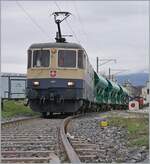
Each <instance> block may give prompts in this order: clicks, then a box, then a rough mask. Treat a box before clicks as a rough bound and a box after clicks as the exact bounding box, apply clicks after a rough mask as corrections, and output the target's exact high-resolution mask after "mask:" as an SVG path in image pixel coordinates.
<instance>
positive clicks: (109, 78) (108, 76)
mask: <svg viewBox="0 0 150 164" xmlns="http://www.w3.org/2000/svg"><path fill="white" fill-rule="evenodd" d="M108 79H109V80H110V68H109V75H108Z"/></svg>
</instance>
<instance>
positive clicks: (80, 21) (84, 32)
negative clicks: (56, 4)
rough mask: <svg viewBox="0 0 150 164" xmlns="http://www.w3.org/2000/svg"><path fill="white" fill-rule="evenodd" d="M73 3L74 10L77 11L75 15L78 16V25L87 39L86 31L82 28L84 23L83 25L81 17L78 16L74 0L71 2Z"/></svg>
mask: <svg viewBox="0 0 150 164" xmlns="http://www.w3.org/2000/svg"><path fill="white" fill-rule="evenodd" d="M73 5H74V9H75V12H76V13H77V17H78V20H79V23H80V25H81V27H82V31H83V34H84V35H85V36H86V39H87V33H86V31H85V29H84V25H83V22H82V19H81V17H80V14H79V12H78V9H77V5H76V1H74V2H73Z"/></svg>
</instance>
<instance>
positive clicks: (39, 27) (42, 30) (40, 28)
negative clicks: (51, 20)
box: [16, 1, 48, 37]
mask: <svg viewBox="0 0 150 164" xmlns="http://www.w3.org/2000/svg"><path fill="white" fill-rule="evenodd" d="M16 3H17V5H18V6H19V7H20V8H21V9H22V11H23V12H24V13H25V14H26V15H27V16H28V18H29V19H30V20H31V22H32V23H33V24H34V25H35V26H37V27H38V29H39V30H40V31H41V32H42V33H43V34H44V35H45V36H46V37H48V35H47V33H46V31H45V30H44V29H43V28H42V27H41V26H40V25H39V24H38V23H37V22H36V20H35V19H34V18H32V16H31V15H30V14H29V13H28V12H27V11H26V10H25V8H24V7H23V6H22V5H21V4H20V3H19V1H16Z"/></svg>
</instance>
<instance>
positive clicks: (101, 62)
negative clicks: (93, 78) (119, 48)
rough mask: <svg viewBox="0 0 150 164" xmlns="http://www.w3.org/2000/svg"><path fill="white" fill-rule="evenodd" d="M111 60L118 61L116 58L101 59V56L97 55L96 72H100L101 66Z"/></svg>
mask: <svg viewBox="0 0 150 164" xmlns="http://www.w3.org/2000/svg"><path fill="white" fill-rule="evenodd" d="M111 61H113V62H115V63H116V62H117V60H116V59H99V57H96V72H97V74H98V73H99V66H102V65H104V64H107V63H109V62H111Z"/></svg>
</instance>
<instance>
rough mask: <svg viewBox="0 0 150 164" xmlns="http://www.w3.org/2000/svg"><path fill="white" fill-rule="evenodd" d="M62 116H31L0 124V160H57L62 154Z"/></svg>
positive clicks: (18, 161)
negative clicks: (47, 117)
mask: <svg viewBox="0 0 150 164" xmlns="http://www.w3.org/2000/svg"><path fill="white" fill-rule="evenodd" d="M61 123H62V119H42V118H32V119H24V120H16V121H11V122H6V123H2V130H1V132H2V133H1V156H2V158H1V162H2V163H22V162H23V163H48V162H50V161H53V162H54V163H55V162H56V163H58V162H60V161H63V160H64V158H65V154H64V153H63V148H62V145H61V138H60V125H61Z"/></svg>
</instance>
